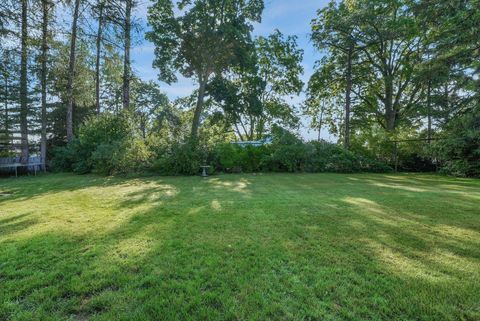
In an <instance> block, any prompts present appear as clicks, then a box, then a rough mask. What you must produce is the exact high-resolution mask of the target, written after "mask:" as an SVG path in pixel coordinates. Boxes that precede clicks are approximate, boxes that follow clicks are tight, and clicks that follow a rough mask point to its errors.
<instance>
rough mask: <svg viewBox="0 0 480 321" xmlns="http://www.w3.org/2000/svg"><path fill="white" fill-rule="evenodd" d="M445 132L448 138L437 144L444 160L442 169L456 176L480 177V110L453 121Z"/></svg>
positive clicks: (437, 148)
mask: <svg viewBox="0 0 480 321" xmlns="http://www.w3.org/2000/svg"><path fill="white" fill-rule="evenodd" d="M444 134H445V135H446V136H447V137H448V139H446V140H441V141H438V142H437V143H436V144H435V147H436V150H437V152H438V153H439V155H440V159H441V160H442V168H441V171H442V172H443V173H447V174H451V175H455V176H462V177H480V111H476V112H474V113H472V114H466V115H464V116H463V117H461V118H459V119H458V120H456V121H453V122H452V123H451V124H449V127H448V129H447V131H446V132H445V133H444Z"/></svg>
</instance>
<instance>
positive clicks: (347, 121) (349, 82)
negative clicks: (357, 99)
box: [344, 47, 353, 149]
mask: <svg viewBox="0 0 480 321" xmlns="http://www.w3.org/2000/svg"><path fill="white" fill-rule="evenodd" d="M352 59H353V47H350V48H349V49H348V56H347V73H346V78H347V79H346V80H347V88H346V90H345V137H344V139H345V142H344V148H345V149H349V148H350V109H351V101H352V98H351V93H352Z"/></svg>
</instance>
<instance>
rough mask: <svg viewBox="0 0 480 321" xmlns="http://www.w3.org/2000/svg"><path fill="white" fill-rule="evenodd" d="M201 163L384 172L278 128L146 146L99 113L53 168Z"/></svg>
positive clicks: (233, 168)
mask: <svg viewBox="0 0 480 321" xmlns="http://www.w3.org/2000/svg"><path fill="white" fill-rule="evenodd" d="M201 165H209V166H210V168H211V170H213V171H221V172H228V173H232V172H341V173H352V172H387V171H390V170H391V169H390V168H389V167H388V166H386V165H385V164H383V163H381V162H379V161H376V160H373V159H370V158H368V157H365V156H360V155H358V154H355V153H353V152H350V151H347V150H345V149H343V148H342V147H340V146H338V145H335V144H331V143H328V142H324V141H322V142H308V143H304V142H303V141H302V140H300V139H299V138H298V137H297V136H295V135H294V134H292V133H290V132H288V131H286V130H283V129H281V128H278V127H277V128H274V129H273V130H272V137H271V143H269V144H265V145H263V146H258V147H256V146H240V145H236V144H231V143H222V144H217V145H215V146H205V145H202V144H201V142H198V141H187V142H182V143H180V142H175V141H173V142H171V141H170V142H168V143H167V142H164V143H163V144H158V143H155V144H153V143H152V144H147V143H146V141H145V140H144V139H143V138H141V137H140V135H139V133H138V132H137V131H136V130H135V126H133V125H132V123H131V121H130V120H129V117H128V116H126V115H116V116H115V115H109V114H104V115H102V116H99V117H95V118H92V119H90V120H88V121H87V122H86V123H85V125H84V126H82V127H81V128H80V130H79V133H78V136H77V138H76V139H75V140H74V141H73V142H71V143H70V144H68V145H67V146H66V147H62V148H58V149H56V150H55V157H54V159H53V166H54V168H56V169H57V170H63V171H73V172H76V173H80V174H83V173H90V172H94V173H98V174H102V175H111V174H128V173H138V172H144V171H152V172H154V173H158V174H161V175H195V174H198V173H199V170H200V166H201Z"/></svg>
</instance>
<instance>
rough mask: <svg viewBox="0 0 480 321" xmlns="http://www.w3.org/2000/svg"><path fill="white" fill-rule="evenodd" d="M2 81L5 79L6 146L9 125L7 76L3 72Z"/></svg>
mask: <svg viewBox="0 0 480 321" xmlns="http://www.w3.org/2000/svg"><path fill="white" fill-rule="evenodd" d="M5 68H7V64H6V63H5ZM4 79H5V92H4V98H5V100H4V102H3V105H4V108H5V123H4V124H5V141H6V142H7V145H8V144H9V143H10V128H9V127H10V126H9V125H10V124H9V119H8V118H9V116H8V74H7V72H5V74H4Z"/></svg>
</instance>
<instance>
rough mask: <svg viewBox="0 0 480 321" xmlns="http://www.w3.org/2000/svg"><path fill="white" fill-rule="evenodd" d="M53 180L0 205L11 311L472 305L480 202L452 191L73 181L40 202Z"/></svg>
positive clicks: (279, 182)
mask: <svg viewBox="0 0 480 321" xmlns="http://www.w3.org/2000/svg"><path fill="white" fill-rule="evenodd" d="M51 177H52V178H49V177H45V178H40V179H39V180H38V182H40V183H42V180H44V181H43V183H42V184H43V188H42V189H37V188H36V187H33V184H32V185H31V182H30V181H26V180H25V181H24V182H23V183H22V184H23V185H22V184H20V185H19V188H18V189H17V190H16V191H15V193H14V195H13V196H6V197H5V200H4V202H3V203H1V205H0V262H2V264H0V270H1V271H0V278H1V279H2V282H3V281H4V288H6V289H7V291H9V293H10V296H9V297H8V298H7V302H16V301H15V300H17V298H22V300H23V299H24V298H25V300H26V301H29V300H30V302H35V304H40V305H41V304H43V303H42V302H44V298H45V297H51V300H50V303H52V304H57V303H59V304H63V303H64V302H68V304H69V309H68V313H69V314H68V315H70V316H73V318H74V319H81V317H82V318H83V317H85V319H88V318H92V319H95V317H96V316H100V317H104V316H105V318H107V317H106V314H105V313H109V312H110V311H113V312H112V313H118V312H119V309H120V308H119V309H117V306H119V305H125V306H127V307H128V308H129V309H133V310H134V309H135V308H136V306H142V304H143V302H145V300H147V299H148V300H150V301H149V302H150V303H149V304H151V307H152V309H153V307H157V306H158V304H163V305H161V308H162V309H165V307H167V306H168V307H170V306H171V305H172V304H174V305H175V304H176V305H175V307H179V306H183V302H185V298H192V297H194V298H195V300H198V302H200V303H199V304H202V305H203V304H204V303H203V302H205V301H204V300H209V298H212V297H213V298H215V302H214V303H213V304H215V307H217V306H218V305H217V304H220V303H218V302H225V300H230V299H231V302H232V304H236V302H237V301H235V300H237V299H238V296H237V295H236V293H240V292H242V291H243V292H245V291H246V290H245V289H249V291H251V292H249V293H251V295H252V296H255V297H254V298H253V299H252V300H255V303H253V304H254V306H255V307H257V305H256V302H258V301H257V300H258V299H260V298H263V297H264V296H265V295H267V296H268V295H270V296H271V297H270V298H269V300H270V299H273V298H274V299H277V298H281V297H283V296H285V293H287V296H288V297H289V299H288V300H290V299H292V300H296V302H301V303H299V304H303V303H305V302H307V303H308V304H313V305H314V306H315V304H317V303H318V304H321V303H322V302H324V301H325V300H327V301H328V300H330V301H328V302H338V304H339V305H342V307H344V310H345V311H347V310H348V311H351V310H352V309H353V308H355V307H356V306H358V305H362V306H366V307H369V304H370V303H369V302H370V301H369V300H367V299H365V300H363V298H370V297H376V298H377V299H378V300H379V301H378V302H383V303H382V304H390V303H391V302H400V308H404V307H405V306H406V305H411V304H416V303H415V302H418V301H421V300H423V302H430V301H431V300H436V301H435V304H436V306H445V304H446V303H445V302H447V304H449V303H448V302H452V303H451V306H453V307H450V306H448V305H447V308H446V310H445V311H457V310H453V309H455V306H457V305H461V304H463V303H464V302H465V304H468V305H470V306H471V305H472V304H474V302H476V301H478V300H477V299H478V295H476V293H477V292H478V291H477V290H478V285H476V280H478V279H479V278H480V269H479V268H478V267H479V266H480V262H479V258H480V252H479V248H480V225H479V224H480V223H479V220H478V219H479V218H480V217H479V216H478V213H477V212H478V211H477V208H478V206H477V205H478V201H475V200H473V199H472V198H467V197H464V196H460V195H461V193H463V191H462V189H461V188H460V187H459V186H461V185H462V183H455V182H453V183H452V184H453V185H454V186H452V188H451V189H449V187H448V184H447V183H443V182H442V183H441V184H437V185H435V184H433V183H432V184H430V183H426V184H422V183H420V184H417V183H413V184H410V185H409V182H408V181H403V178H402V180H398V181H394V180H393V179H387V178H385V177H384V175H380V174H379V175H377V174H365V175H354V174H348V175H333V174H325V175H323V174H304V175H295V174H271V175H263V176H257V177H252V176H251V175H225V176H217V177H209V178H207V179H203V178H199V177H188V178H187V177H162V178H139V179H118V180H116V179H108V184H107V183H105V182H104V181H102V180H101V179H100V180H99V181H96V182H95V184H90V182H91V180H90V179H86V178H84V177H82V176H80V177H77V176H71V177H70V180H71V181H70V182H67V183H65V185H64V188H61V187H59V186H57V185H55V188H52V189H51V190H50V191H48V189H49V184H50V182H58V181H60V179H59V178H56V176H55V175H52V176H51ZM402 177H403V176H402ZM412 177H417V176H412ZM60 178H62V180H63V179H64V178H63V177H60ZM76 179H78V180H80V182H81V183H79V184H78V186H75V184H73V183H72V181H75V180H76ZM82 179H84V181H81V180H82ZM440 179H442V178H440ZM77 182H78V181H77ZM27 183H28V184H27ZM106 184H107V185H106ZM0 185H1V184H0ZM52 185H53V184H52ZM385 185H387V186H388V188H386V187H385ZM396 185H401V186H406V187H411V188H412V189H411V190H406V189H395V188H394V187H392V186H396ZM440 185H447V186H442V187H439V186H440ZM25 186H27V187H28V188H30V190H28V189H27V190H22V188H24V187H25ZM390 187H392V188H390ZM418 189H422V190H427V191H428V192H426V193H423V192H418ZM1 190H2V191H3V190H7V191H8V190H11V188H9V186H8V185H7V186H6V187H2V189H1ZM40 190H41V191H42V192H41V193H40V192H39V191H40ZM29 192H32V194H31V195H29ZM464 192H465V193H466V194H469V195H478V193H480V188H478V187H477V188H474V187H473V186H472V187H467V188H466V189H465V191H464ZM457 193H458V194H457ZM15 194H17V195H15ZM457 195H459V196H457ZM450 202H452V206H450V207H448V206H447V207H445V205H448V204H449V203H450ZM32 276H34V277H32ZM33 279H34V280H35V282H32V280H33ZM2 285H3V284H2ZM17 288H18V290H17ZM452 289H453V290H452ZM224 290H225V292H224ZM197 293H199V294H198V295H197ZM224 293H225V294H224ZM419 293H420V294H419ZM1 294H2V290H0V296H1ZM465 294H469V296H466V295H465ZM50 295H51V296H50ZM146 298H147V299H146ZM350 298H353V300H352V301H351V302H350V303H349V302H348V300H349V299H350ZM432 298H433V299H432ZM464 298H466V299H464ZM172 300H173V301H172ZM175 300H178V301H175ZM217 300H218V301H217ZM244 300H246V299H245V298H244ZM288 300H287V301H283V303H284V304H287V305H288V304H289V303H288V302H290V301H288ZM299 300H301V301H299ZM159 302H160V303H159ZM162 302H163V303H162ZM172 302H173V303H172ZM175 302H176V303H175ZM319 302H320V303H319ZM472 302H473V303H472ZM222 304H223V303H222ZM240 304H245V302H241V303H240ZM375 304H376V303H375ZM22 307H23V306H22ZM298 307H299V305H297V303H294V304H293V305H292V309H297V308H298ZM423 307H424V305H421V306H420V308H423ZM369 308H370V307H369ZM72 311H73V312H72ZM152 311H153V310H152ZM155 311H157V310H155ZM362 313H363V312H361V313H360V314H358V315H359V316H360V315H364V314H362ZM455 313H456V312H455ZM459 313H460V312H459ZM0 315H1V314H0ZM112 315H113V314H112ZM392 315H393V314H392ZM438 315H440V314H437V316H438ZM452 315H461V314H452ZM470 315H473V314H472V313H470ZM108 316H109V317H110V315H108ZM276 316H279V317H280V318H281V317H282V315H280V314H278V315H276ZM232 317H233V318H234V316H232ZM0 319H1V317H0ZM440 319H441V318H440Z"/></svg>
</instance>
